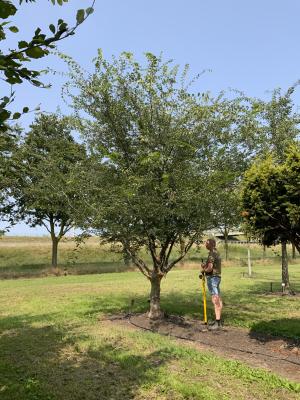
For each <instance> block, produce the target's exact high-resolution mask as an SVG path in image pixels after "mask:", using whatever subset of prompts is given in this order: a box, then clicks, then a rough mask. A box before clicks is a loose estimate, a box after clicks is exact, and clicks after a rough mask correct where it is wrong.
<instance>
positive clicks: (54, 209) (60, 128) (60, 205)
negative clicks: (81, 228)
mask: <svg viewBox="0 0 300 400" xmlns="http://www.w3.org/2000/svg"><path fill="white" fill-rule="evenodd" d="M85 163H86V152H85V149H84V146H83V145H80V144H78V143H76V142H75V141H74V139H73V137H72V135H71V128H70V124H69V122H68V120H67V119H66V118H61V117H58V116H56V115H41V116H39V117H38V118H37V119H36V120H35V122H34V123H33V124H32V125H31V126H30V131H29V132H28V133H27V134H26V135H25V137H24V140H22V141H21V143H20V144H19V145H18V147H17V149H16V151H15V153H14V176H13V182H12V189H11V195H12V196H13V199H14V208H13V210H12V211H11V212H12V214H13V218H14V219H15V220H24V221H25V222H26V223H28V224H29V225H30V226H32V227H34V226H43V227H45V228H46V229H47V231H48V232H49V233H50V236H51V239H52V266H53V267H57V249H58V244H59V242H60V240H61V239H62V237H63V236H64V235H65V234H66V233H67V232H68V231H69V230H70V229H71V228H72V227H73V226H74V220H73V217H72V215H73V209H77V208H80V202H79V196H78V194H77V192H76V189H75V188H74V187H75V185H74V180H76V171H78V176H79V175H80V171H81V170H82V169H84V168H85Z"/></svg>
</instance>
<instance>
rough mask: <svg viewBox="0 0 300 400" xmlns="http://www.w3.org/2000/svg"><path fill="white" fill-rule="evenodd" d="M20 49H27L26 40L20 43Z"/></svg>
mask: <svg viewBox="0 0 300 400" xmlns="http://www.w3.org/2000/svg"><path fill="white" fill-rule="evenodd" d="M18 47H19V49H25V48H26V47H28V43H27V42H25V40H21V41H20V42H19V43H18Z"/></svg>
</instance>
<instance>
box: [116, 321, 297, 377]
mask: <svg viewBox="0 0 300 400" xmlns="http://www.w3.org/2000/svg"><path fill="white" fill-rule="evenodd" d="M110 321H111V322H112V323H113V324H118V325H120V324H122V325H124V324H126V325H127V326H129V327H131V328H134V329H144V330H151V331H153V332H156V333H159V334H162V335H170V336H173V337H175V338H177V339H178V340H180V341H181V342H187V341H188V342H189V343H191V344H192V345H193V346H194V347H196V348H197V349H201V350H209V351H213V352H214V353H215V354H218V355H222V356H224V357H225V358H230V359H234V360H238V361H242V362H244V363H246V364H248V365H250V366H252V367H259V368H264V369H266V370H268V371H269V372H274V373H276V374H278V375H280V376H282V377H285V378H288V379H290V380H292V381H294V382H297V383H300V347H299V346H300V344H299V343H297V342H295V341H292V340H289V339H284V338H276V337H273V336H269V335H266V334H253V333H249V331H248V330H246V329H242V328H234V327H227V326H225V327H224V328H223V329H222V330H220V331H217V332H214V331H209V330H208V329H207V327H206V326H205V325H203V324H201V323H200V321H195V320H190V319H186V318H182V317H178V316H168V317H167V318H166V319H164V320H160V321H156V322H151V321H150V320H149V319H148V318H147V316H146V314H140V315H131V316H130V317H127V318H124V316H114V317H112V318H110Z"/></svg>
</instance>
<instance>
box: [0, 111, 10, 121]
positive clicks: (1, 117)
mask: <svg viewBox="0 0 300 400" xmlns="http://www.w3.org/2000/svg"><path fill="white" fill-rule="evenodd" d="M9 117H10V112H9V111H7V110H0V122H4V121H6V120H7V119H8V118H9Z"/></svg>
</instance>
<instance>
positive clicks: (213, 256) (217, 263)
mask: <svg viewBox="0 0 300 400" xmlns="http://www.w3.org/2000/svg"><path fill="white" fill-rule="evenodd" d="M208 263H212V264H213V270H212V275H217V276H221V257H220V254H219V253H218V251H217V250H216V249H213V250H211V251H210V252H209V254H208V257H207V264H208Z"/></svg>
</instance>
